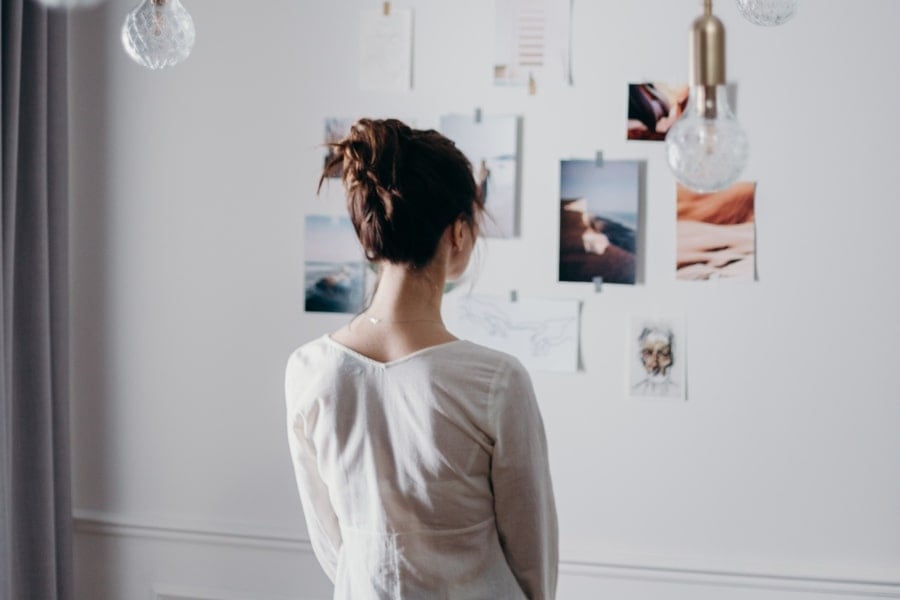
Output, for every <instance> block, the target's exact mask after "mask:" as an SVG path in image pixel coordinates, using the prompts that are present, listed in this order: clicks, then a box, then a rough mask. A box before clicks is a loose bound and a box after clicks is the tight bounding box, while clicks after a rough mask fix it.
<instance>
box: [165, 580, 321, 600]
mask: <svg viewBox="0 0 900 600" xmlns="http://www.w3.org/2000/svg"><path fill="white" fill-rule="evenodd" d="M153 599H154V600H296V597H293V598H287V597H286V596H278V597H275V596H265V597H264V598H260V596H259V595H258V594H241V593H236V592H230V591H223V590H212V589H207V588H189V587H184V586H171V585H166V584H159V583H158V584H156V585H154V586H153ZM308 600H313V599H308ZM316 600H318V599H316Z"/></svg>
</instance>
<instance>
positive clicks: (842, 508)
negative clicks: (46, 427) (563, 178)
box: [71, 0, 900, 600]
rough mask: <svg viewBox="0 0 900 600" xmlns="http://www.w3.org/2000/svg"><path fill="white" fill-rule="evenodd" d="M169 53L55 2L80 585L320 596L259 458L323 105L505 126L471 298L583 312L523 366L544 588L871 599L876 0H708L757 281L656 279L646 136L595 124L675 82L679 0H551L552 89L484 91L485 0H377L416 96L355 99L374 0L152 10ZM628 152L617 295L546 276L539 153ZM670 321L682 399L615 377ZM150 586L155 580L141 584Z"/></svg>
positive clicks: (120, 14)
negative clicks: (567, 366) (559, 28)
mask: <svg viewBox="0 0 900 600" xmlns="http://www.w3.org/2000/svg"><path fill="white" fill-rule="evenodd" d="M184 3H185V6H186V7H187V8H188V9H189V10H190V11H191V13H192V14H193V16H194V19H195V22H196V25H197V46H196V49H195V51H194V54H193V55H192V56H191V58H190V59H189V60H188V61H187V62H186V63H184V64H183V65H181V66H179V67H177V68H174V69H171V70H167V71H163V72H150V71H146V70H144V69H142V68H140V67H138V66H137V65H135V64H133V63H132V62H131V61H130V60H129V59H128V58H127V57H126V56H125V54H124V52H123V51H121V48H120V45H119V28H120V26H121V21H122V20H123V19H124V16H125V14H126V13H127V11H128V10H130V8H131V4H132V2H131V0H128V1H125V0H108V1H107V3H106V5H105V6H103V7H101V8H99V9H95V10H89V11H86V12H82V13H79V14H78V15H76V16H75V17H74V19H73V22H72V31H71V44H72V52H73V54H72V59H71V80H72V127H73V132H72V144H73V146H72V151H73V153H74V156H73V165H72V167H73V172H72V179H73V207H72V227H73V231H72V245H73V247H72V256H73V258H72V261H73V264H72V268H73V307H72V314H73V319H74V325H73V369H74V374H73V375H74V377H73V386H74V390H73V393H74V398H73V401H74V411H73V419H74V423H73V427H74V440H75V443H74V446H75V447H74V452H75V503H76V516H77V517H78V521H77V523H78V535H77V556H76V559H77V579H78V587H79V598H81V599H88V598H90V599H91V600H94V599H98V600H103V599H115V600H119V599H127V600H132V599H140V598H154V599H155V598H160V599H162V600H175V599H177V600H182V599H184V598H190V599H196V598H205V599H215V600H244V599H249V598H253V599H258V600H276V599H280V598H304V599H317V598H327V597H329V593H330V592H329V587H328V584H327V580H326V579H325V578H324V576H323V575H321V573H320V572H319V570H318V567H317V565H316V564H315V561H314V559H313V558H312V555H311V553H310V552H309V547H308V544H306V543H305V542H304V541H303V540H304V538H305V532H304V529H303V525H302V515H301V513H300V506H299V500H298V498H297V495H296V492H295V489H294V483H293V480H292V474H291V468H290V463H289V458H288V454H287V448H286V442H285V434H284V429H285V427H284V423H283V399H282V374H283V366H284V361H285V359H286V357H287V355H288V353H289V352H290V351H291V350H292V349H293V348H294V347H295V346H297V345H299V344H300V343H302V342H304V341H306V340H308V339H311V338H312V337H314V336H317V335H320V334H321V333H323V332H325V331H328V330H331V329H334V328H336V327H338V326H339V325H340V324H341V323H342V322H343V321H344V319H345V317H342V316H334V315H326V316H323V315H307V314H304V313H303V310H302V309H303V305H302V302H303V294H302V292H303V289H302V287H303V286H302V277H303V272H302V270H303V252H302V249H303V239H302V235H303V216H304V214H306V213H308V212H318V211H320V210H333V207H332V208H328V207H327V206H326V202H325V201H324V200H321V199H318V200H317V199H316V198H315V197H314V191H315V184H316V179H317V175H318V172H317V171H318V168H319V166H320V163H321V151H320V149H319V148H317V144H318V143H319V142H320V140H321V137H322V130H323V119H324V118H325V117H329V116H341V117H342V116H351V117H353V116H362V115H373V116H388V115H392V116H393V115H396V116H399V117H401V118H404V119H413V120H415V122H416V124H417V125H418V126H419V127H436V126H437V125H438V122H439V117H440V115H442V114H446V113H450V112H463V113H471V112H473V111H474V110H475V108H476V107H480V108H482V109H483V111H484V113H485V114H519V115H522V117H523V119H524V156H523V169H524V173H523V194H522V200H523V213H522V235H521V237H520V238H519V239H517V240H507V241H491V242H490V243H489V244H488V247H487V249H486V255H485V260H484V264H483V266H482V269H481V276H480V278H479V280H478V284H477V286H476V292H486V293H494V292H497V293H505V292H507V291H508V290H511V289H516V290H518V291H519V292H520V294H522V295H533V296H542V297H561V298H579V299H583V300H584V309H583V328H582V333H583V336H584V339H583V342H582V354H583V359H584V364H585V370H584V372H582V373H579V374H576V375H549V374H546V373H535V374H534V380H535V385H536V388H537V391H538V395H539V397H540V402H541V407H542V410H543V412H544V417H545V422H546V426H547V430H548V435H549V441H550V447H551V454H552V456H551V459H552V467H553V474H554V485H555V489H556V493H557V501H558V507H559V516H560V525H561V553H562V558H563V565H562V578H561V582H560V598H562V599H564V600H569V599H576V600H577V599H580V598H584V599H594V598H603V597H608V598H629V599H631V598H634V599H637V600H681V599H687V598H690V599H692V600H704V599H706V598H709V599H714V598H715V599H721V598H729V599H732V598H733V599H735V600H744V599H747V600H774V599H780V598H786V599H793V598H798V599H799V598H806V599H809V600H817V599H819V598H822V599H824V598H826V597H828V598H833V597H835V596H838V597H842V598H869V597H888V598H900V511H898V507H900V476H898V474H900V468H898V462H900V435H898V433H897V431H898V424H900V392H898V386H897V379H896V371H897V367H896V346H897V339H898V338H900V318H898V316H897V313H896V310H897V307H898V306H900V286H898V284H897V282H896V276H897V275H898V267H897V263H896V261H897V260H898V259H900V236H897V235H896V234H895V228H896V223H897V222H898V220H900V219H898V217H900V209H898V204H900V197H898V193H897V191H896V190H897V187H896V183H897V172H898V171H897V162H898V158H900V156H898V152H897V150H896V139H897V138H898V137H900V119H898V118H897V117H896V115H895V114H894V113H895V111H894V105H895V98H896V96H895V94H900V80H898V74H897V70H896V64H895V63H896V57H897V56H898V55H900V38H898V37H897V36H896V35H895V29H896V26H897V23H898V22H900V3H897V2H896V0H862V1H860V2H856V3H850V2H812V1H808V0H807V1H804V2H801V7H800V12H799V13H798V16H797V17H796V19H795V20H794V21H792V22H791V23H789V24H788V25H785V26H783V27H781V28H775V29H763V28H759V27H755V26H753V25H751V24H749V23H747V22H745V21H744V20H743V19H741V17H740V16H739V15H738V13H737V10H736V8H735V6H734V3H733V2H730V1H725V0H719V2H717V3H716V9H717V12H718V13H719V15H720V16H721V18H722V19H723V21H724V22H725V24H726V27H727V30H728V36H729V46H728V47H729V58H728V66H729V76H730V79H732V80H734V81H736V82H737V83H738V84H739V100H738V112H739V116H740V119H741V122H742V123H743V124H744V126H745V128H746V129H747V131H748V135H749V136H750V141H751V144H752V157H751V160H750V164H749V167H748V169H747V172H746V176H747V178H749V179H753V180H757V181H758V182H759V185H758V191H757V223H758V263H759V274H760V281H759V282H758V283H753V284H727V285H726V284H721V285H704V284H689V283H684V282H678V283H676V282H675V281H674V278H673V272H672V269H673V267H672V265H673V263H674V258H675V257H674V246H675V234H674V215H675V206H674V198H673V196H674V192H673V182H672V178H671V176H670V174H669V173H668V170H667V168H666V166H665V160H664V155H663V148H662V146H661V145H651V144H647V143H636V142H626V141H625V140H624V139H623V135H624V119H625V113H626V89H625V85H626V83H627V82H628V81H636V80H644V79H650V80H666V81H678V80H684V79H686V77H687V51H686V48H687V43H686V39H687V28H688V25H689V23H690V21H691V20H692V19H693V17H694V16H695V15H696V14H697V12H698V11H699V6H698V3H697V2H695V1H693V0H691V1H687V0H683V1H679V2H673V1H671V0H643V1H641V2H612V1H610V0H603V1H600V0H576V1H575V24H574V68H575V73H574V78H575V86H574V87H571V88H563V89H549V88H548V89H541V90H539V93H538V94H537V95H536V96H527V95H526V94H525V93H524V92H523V91H522V90H518V89H501V88H495V87H493V86H492V85H491V82H490V76H491V62H490V54H491V49H492V31H493V29H492V28H493V14H492V10H491V6H492V3H490V2H484V1H477V0H456V1H454V2H435V1H433V0H431V1H429V0H406V1H405V2H396V3H395V6H397V7H401V8H402V7H413V8H414V9H415V11H416V14H415V28H416V33H415V73H414V80H415V87H414V90H413V91H412V92H410V93H404V94H380V93H378V94H376V93H360V92H359V91H358V90H357V86H356V76H357V72H356V63H355V58H356V51H357V45H356V44H357V41H356V37H357V36H356V32H357V21H356V19H357V14H358V11H359V10H360V9H362V8H378V7H379V6H380V3H379V2H374V1H363V0H345V1H342V2H326V1H324V0H319V1H313V0H291V1H288V0H265V1H264V2H263V1H260V2H253V3H251V2H237V1H233V0H184ZM597 150H603V151H604V154H605V156H606V157H607V158H608V159H612V158H633V159H642V160H646V161H647V163H648V168H647V185H646V206H645V211H646V212H645V215H646V225H647V233H646V244H645V250H646V254H645V262H644V283H643V284H641V285H637V286H634V287H629V286H612V285H610V286H606V288H605V289H604V291H603V292H602V293H600V294H595V293H594V292H593V289H592V287H591V286H590V285H588V284H559V283H556V282H555V278H556V258H557V256H556V235H557V231H556V226H557V222H558V221H557V218H558V161H559V159H560V158H568V157H592V156H593V155H594V153H595V152H596V151H597ZM648 311H651V312H655V311H662V312H683V313H684V314H685V315H686V317H687V323H688V349H687V352H688V360H689V389H690V391H689V394H690V399H689V401H688V402H686V403H664V402H634V401H630V400H628V399H627V398H625V397H624V393H623V384H622V381H623V376H622V372H623V369H624V368H625V352H624V349H623V344H624V340H625V339H626V331H627V317H628V315H629V314H630V313H631V312H639V313H640V312H648ZM153 590H155V592H154V591H153Z"/></svg>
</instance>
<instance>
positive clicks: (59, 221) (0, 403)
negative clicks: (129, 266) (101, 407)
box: [0, 0, 73, 600]
mask: <svg viewBox="0 0 900 600" xmlns="http://www.w3.org/2000/svg"><path fill="white" fill-rule="evenodd" d="M0 1H2V3H3V10H2V16H0V19H2V22H0V31H2V33H0V35H2V40H0V52H2V63H3V65H2V80H3V88H2V101H3V105H2V165H3V198H2V211H0V252H2V265H0V266H2V269H3V271H2V277H0V313H2V329H0V384H2V389H0V394H2V397H0V598H3V599H9V600H26V599H27V600H51V599H53V600H65V599H71V598H72V586H73V584H72V508H71V505H72V501H71V472H70V471H71V469H70V456H69V415H68V391H69V389H68V388H69V383H68V356H67V346H68V339H67V329H68V327H67V322H68V315H67V305H68V283H67V279H68V272H67V264H66V263H67V260H68V259H67V246H68V239H67V228H68V215H67V206H68V168H67V164H68V148H67V147H68V136H67V115H66V113H67V95H66V16H65V14H64V13H63V12H60V11H52V12H48V11H47V10H46V9H44V8H42V7H41V5H39V4H37V3H35V2H34V1H33V0H0Z"/></svg>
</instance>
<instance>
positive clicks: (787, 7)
mask: <svg viewBox="0 0 900 600" xmlns="http://www.w3.org/2000/svg"><path fill="white" fill-rule="evenodd" d="M798 2H799V0H737V4H738V9H739V10H740V11H741V14H742V15H744V18H745V19H747V20H748V21H750V22H751V23H755V24H757V25H766V26H771V25H781V24H782V23H785V22H787V21H789V20H790V19H791V17H793V16H794V13H795V12H796V11H797V3H798Z"/></svg>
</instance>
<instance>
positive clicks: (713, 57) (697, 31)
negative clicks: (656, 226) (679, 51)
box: [666, 0, 750, 192]
mask: <svg viewBox="0 0 900 600" xmlns="http://www.w3.org/2000/svg"><path fill="white" fill-rule="evenodd" d="M704 5H705V11H704V15H703V16H701V17H699V18H698V19H696V20H695V21H694V24H693V27H692V28H691V36H690V39H691V59H692V60H691V78H690V79H691V87H690V94H689V97H688V104H687V107H686V108H685V111H684V114H682V115H681V117H680V118H679V119H678V120H677V121H676V122H675V124H674V125H672V128H671V129H669V132H668V134H667V135H666V152H667V155H668V161H669V167H670V168H671V169H672V173H673V174H674V175H675V178H676V179H677V180H678V181H679V182H680V183H681V184H682V185H684V186H685V187H688V188H690V189H692V190H694V191H697V192H714V191H717V190H721V189H724V188H726V187H728V186H730V185H731V184H732V183H734V182H735V181H737V179H738V177H739V176H740V174H741V172H742V171H743V170H744V167H745V166H746V164H747V158H748V156H749V154H750V152H749V145H748V143H747V136H746V134H745V133H744V130H743V128H742V127H741V125H740V123H738V121H737V119H736V118H735V116H734V112H733V111H732V110H731V107H730V106H729V104H728V94H727V90H726V87H725V27H724V26H723V25H722V22H721V21H719V19H717V18H716V17H715V16H714V15H713V14H712V0H706V1H705V2H704Z"/></svg>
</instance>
